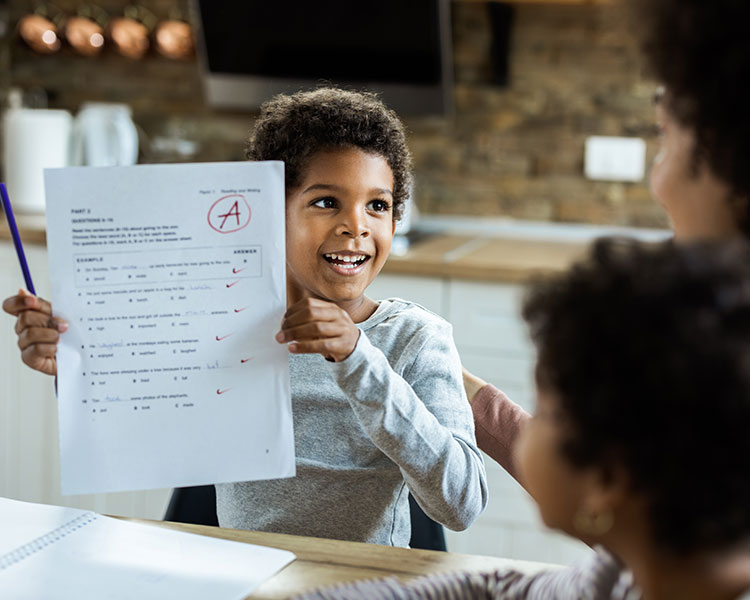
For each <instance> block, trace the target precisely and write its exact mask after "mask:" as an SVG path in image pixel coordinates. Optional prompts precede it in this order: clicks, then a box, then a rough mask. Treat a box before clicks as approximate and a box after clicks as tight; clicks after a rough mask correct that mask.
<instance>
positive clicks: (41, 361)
mask: <svg viewBox="0 0 750 600" xmlns="http://www.w3.org/2000/svg"><path fill="white" fill-rule="evenodd" d="M3 310H4V311H5V312H7V313H8V314H10V315H13V316H14V317H17V319H16V334H17V335H18V347H19V348H20V349H21V360H23V362H25V363H26V364H27V365H28V366H30V367H31V368H32V369H34V370H36V371H41V372H42V373H46V374H47V375H57V358H56V354H57V342H58V341H59V340H60V334H61V333H63V332H64V331H66V330H67V329H68V324H67V323H66V322H65V321H63V320H62V319H58V318H55V317H53V316H52V305H50V303H49V302H47V301H46V300H43V299H42V298H37V297H36V296H32V295H31V294H29V292H27V291H25V290H18V295H16V296H11V297H10V298H6V299H5V300H4V301H3Z"/></svg>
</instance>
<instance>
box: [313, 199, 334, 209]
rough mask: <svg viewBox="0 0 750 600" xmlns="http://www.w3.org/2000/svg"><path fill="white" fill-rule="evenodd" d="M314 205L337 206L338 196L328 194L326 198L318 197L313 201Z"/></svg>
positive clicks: (321, 206) (320, 206)
mask: <svg viewBox="0 0 750 600" xmlns="http://www.w3.org/2000/svg"><path fill="white" fill-rule="evenodd" d="M312 205H313V206H318V207H319V208H336V205H337V204H336V198H334V197H332V196H326V197H325V198H318V199H317V200H315V201H314V202H313V203H312Z"/></svg>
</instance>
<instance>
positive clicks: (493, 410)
mask: <svg viewBox="0 0 750 600" xmlns="http://www.w3.org/2000/svg"><path fill="white" fill-rule="evenodd" d="M471 410H472V412H473V413H474V425H475V428H476V436H477V444H478V445H479V448H480V449H481V450H482V451H483V452H485V453H486V454H487V455H488V456H490V457H491V458H492V459H493V460H495V461H496V462H498V463H499V464H500V466H502V467H503V468H504V469H505V470H506V471H508V473H510V474H511V475H512V476H513V477H514V478H516V479H518V472H517V470H516V465H515V460H514V449H515V445H516V442H517V441H518V435H519V433H520V432H521V428H522V427H523V425H524V423H526V421H527V420H528V419H530V418H531V415H529V413H527V412H526V411H525V410H524V409H523V408H521V407H520V406H518V404H516V403H515V402H513V401H512V400H511V399H510V398H508V396H506V395H505V394H504V393H503V392H501V391H500V390H498V389H497V388H496V387H494V386H493V385H491V384H487V385H485V386H484V387H483V388H482V389H480V390H479V391H478V392H477V393H476V396H474V400H473V401H472V403H471Z"/></svg>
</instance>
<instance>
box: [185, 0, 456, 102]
mask: <svg viewBox="0 0 750 600" xmlns="http://www.w3.org/2000/svg"><path fill="white" fill-rule="evenodd" d="M449 11H450V2H449V0H378V1H377V2H368V1H361V0H359V1H358V0H194V2H193V12H194V19H193V21H194V23H195V24H196V29H197V37H198V46H199V49H200V57H201V65H202V71H203V79H204V89H205V96H206V101H207V103H208V104H209V105H210V106H214V107H223V108H234V109H255V108H257V107H258V105H259V104H260V103H261V102H263V101H264V100H267V99H268V98H270V97H271V96H273V95H274V94H277V93H281V92H286V93H289V92H295V91H298V90H300V89H310V88H314V87H316V86H319V85H321V84H326V83H329V84H332V85H336V86H341V87H346V88H349V89H367V90H372V91H375V92H378V93H380V94H381V96H382V98H383V100H384V101H385V102H386V104H388V105H389V106H390V107H391V108H393V109H395V110H396V111H397V112H400V113H402V114H405V115H429V114H433V115H445V114H449V113H450V112H451V111H452V106H453V56H452V50H451V42H450V13H449Z"/></svg>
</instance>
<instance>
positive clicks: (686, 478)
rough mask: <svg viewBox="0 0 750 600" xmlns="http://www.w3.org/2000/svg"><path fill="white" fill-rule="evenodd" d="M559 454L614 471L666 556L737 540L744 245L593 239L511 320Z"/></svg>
mask: <svg viewBox="0 0 750 600" xmlns="http://www.w3.org/2000/svg"><path fill="white" fill-rule="evenodd" d="M523 314H524V318H525V319H526V320H527V322H528V324H529V328H530V331H531V335H532V338H533V340H534V342H535V344H536V346H537V349H538V352H539V355H538V363H537V379H538V383H539V385H540V386H541V387H542V388H545V389H549V390H550V391H552V393H553V394H554V395H556V396H557V397H558V398H559V399H560V404H561V413H562V417H561V418H562V424H563V426H564V429H563V430H564V431H567V434H566V435H565V438H564V441H563V442H562V445H561V448H560V450H561V452H562V454H563V456H565V457H566V458H567V459H568V460H569V461H570V462H571V463H572V464H573V465H576V466H579V467H585V466H597V467H601V468H602V469H603V470H604V472H605V473H606V472H607V469H609V468H611V467H612V466H613V464H620V465H623V466H624V467H625V468H626V469H627V471H628V472H629V475H630V477H631V481H632V486H633V490H634V491H636V492H638V493H642V494H643V495H644V497H645V498H646V499H647V501H648V502H649V506H650V507H649V510H650V515H649V516H650V525H651V529H652V532H653V535H654V538H655V540H656V541H657V542H658V543H660V544H661V546H662V547H664V548H666V549H668V550H669V551H672V552H675V553H683V554H686V553H690V552H692V551H695V550H706V549H709V548H712V549H718V548H727V547H729V546H730V545H732V544H733V543H735V542H739V541H741V540H746V539H748V538H750V475H749V474H750V433H749V432H750V247H749V246H748V245H747V243H738V244H724V245H709V244H700V245H691V246H685V247H683V246H677V245H674V244H671V243H665V244H660V245H656V246H645V245H642V244H638V243H637V242H634V241H625V240H617V239H610V240H602V241H599V242H597V243H596V244H595V246H594V248H593V249H592V252H591V254H590V256H589V257H588V258H587V260H585V261H584V262H580V263H578V264H577V265H576V266H575V267H574V268H573V269H572V270H571V271H569V272H568V273H567V274H564V275H561V276H558V277H556V278H553V279H550V280H547V281H546V282H543V283H540V284H539V285H537V286H536V287H535V288H532V290H531V291H530V293H529V295H528V296H527V298H526V300H525V304H524V309H523Z"/></svg>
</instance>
